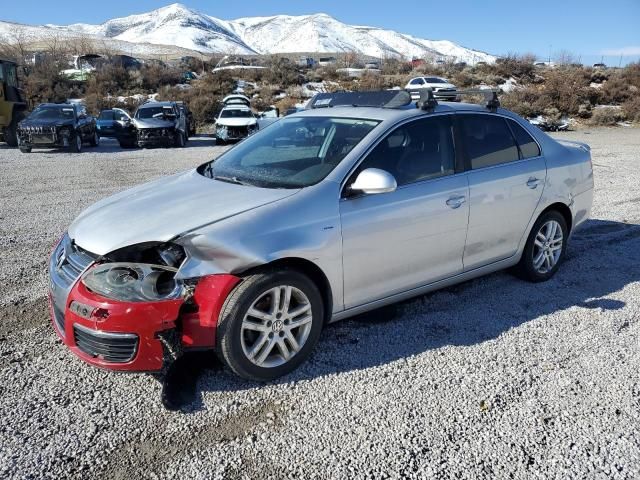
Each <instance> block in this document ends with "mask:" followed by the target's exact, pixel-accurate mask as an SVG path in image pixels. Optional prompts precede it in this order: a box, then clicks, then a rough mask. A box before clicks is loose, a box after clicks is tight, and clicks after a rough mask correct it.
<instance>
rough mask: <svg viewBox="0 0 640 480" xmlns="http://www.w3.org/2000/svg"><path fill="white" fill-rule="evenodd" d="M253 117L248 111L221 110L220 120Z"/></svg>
mask: <svg viewBox="0 0 640 480" xmlns="http://www.w3.org/2000/svg"><path fill="white" fill-rule="evenodd" d="M250 117H253V115H252V114H251V111H249V110H222V112H220V118H250Z"/></svg>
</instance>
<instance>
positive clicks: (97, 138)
mask: <svg viewBox="0 0 640 480" xmlns="http://www.w3.org/2000/svg"><path fill="white" fill-rule="evenodd" d="M89 145H91V146H92V147H97V146H99V145H100V136H99V135H98V131H97V130H94V131H93V136H92V137H91V140H89Z"/></svg>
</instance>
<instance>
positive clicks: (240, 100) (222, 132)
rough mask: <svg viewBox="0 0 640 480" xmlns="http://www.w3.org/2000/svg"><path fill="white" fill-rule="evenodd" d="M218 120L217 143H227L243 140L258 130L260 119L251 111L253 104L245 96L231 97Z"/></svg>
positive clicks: (226, 99) (228, 98)
mask: <svg viewBox="0 0 640 480" xmlns="http://www.w3.org/2000/svg"><path fill="white" fill-rule="evenodd" d="M222 102H223V103H224V107H223V108H222V110H221V111H220V115H218V118H217V120H216V134H215V136H216V141H217V142H219V143H226V142H228V141H233V140H242V139H243V138H246V137H248V136H249V135H251V134H253V133H255V132H256V131H257V130H258V118H257V117H256V116H255V115H254V114H253V111H252V110H251V107H250V105H251V102H250V100H249V98H247V97H245V96H244V95H229V96H227V97H225V98H224V100H223V101H222Z"/></svg>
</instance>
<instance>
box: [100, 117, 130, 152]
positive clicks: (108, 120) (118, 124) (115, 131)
mask: <svg viewBox="0 0 640 480" xmlns="http://www.w3.org/2000/svg"><path fill="white" fill-rule="evenodd" d="M96 128H97V129H98V136H100V137H101V138H102V137H104V138H115V139H116V140H118V143H120V146H121V147H122V148H131V147H134V146H135V145H136V140H137V132H136V128H135V126H134V124H133V119H132V118H131V117H130V116H129V114H128V113H127V112H126V111H125V110H122V109H121V108H112V109H109V110H102V111H101V112H100V115H98V119H97V121H96Z"/></svg>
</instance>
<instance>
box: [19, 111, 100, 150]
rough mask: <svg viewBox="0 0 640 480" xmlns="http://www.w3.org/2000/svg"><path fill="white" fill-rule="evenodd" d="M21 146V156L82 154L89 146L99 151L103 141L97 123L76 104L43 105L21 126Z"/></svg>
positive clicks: (20, 124) (21, 123)
mask: <svg viewBox="0 0 640 480" xmlns="http://www.w3.org/2000/svg"><path fill="white" fill-rule="evenodd" d="M17 133H18V146H19V147H20V151H21V152H22V153H29V152H31V149H32V148H34V147H36V148H39V147H41V148H68V149H69V150H71V151H72V152H80V151H81V150H82V144H83V143H84V142H88V143H89V144H90V145H92V146H94V147H97V146H98V144H99V143H100V138H99V136H98V132H97V129H96V119H95V118H93V117H92V116H90V115H88V114H87V110H86V108H85V107H84V106H83V105H79V104H76V103H43V104H41V105H38V106H37V107H36V108H35V109H34V110H33V112H31V114H29V116H28V117H27V118H25V119H24V120H23V121H21V122H20V123H19V124H18V132H17Z"/></svg>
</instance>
